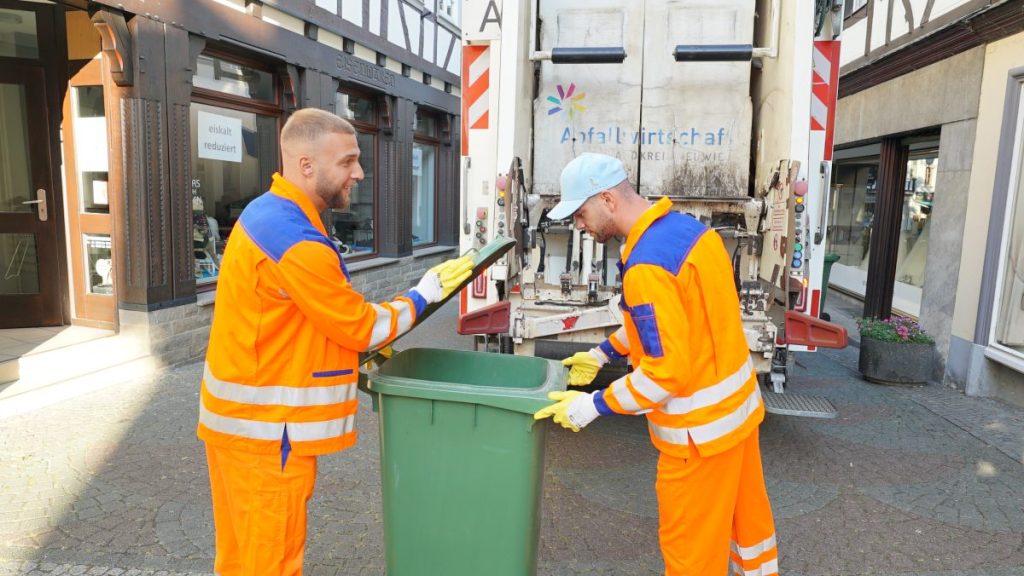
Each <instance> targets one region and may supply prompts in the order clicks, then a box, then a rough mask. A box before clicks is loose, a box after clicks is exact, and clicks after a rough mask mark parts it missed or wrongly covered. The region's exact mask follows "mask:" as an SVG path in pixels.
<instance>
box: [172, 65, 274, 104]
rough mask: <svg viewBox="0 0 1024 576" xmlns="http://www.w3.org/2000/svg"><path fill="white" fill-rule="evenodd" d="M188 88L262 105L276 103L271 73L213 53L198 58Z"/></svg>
mask: <svg viewBox="0 0 1024 576" xmlns="http://www.w3.org/2000/svg"><path fill="white" fill-rule="evenodd" d="M192 87H193V88H199V89H201V90H210V91H213V92H220V93H222V94H228V95H231V96H238V97H240V98H246V99H252V100H263V101H266V102H274V101H276V96H277V90H276V86H275V83H274V75H273V73H272V72H270V71H269V70H262V69H259V68H256V67H254V66H249V65H247V64H242V63H237V62H232V61H230V60H228V59H227V58H226V57H223V56H218V55H216V54H200V55H199V60H198V61H197V63H196V73H195V75H194V76H192Z"/></svg>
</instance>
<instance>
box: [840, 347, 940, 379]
mask: <svg viewBox="0 0 1024 576" xmlns="http://www.w3.org/2000/svg"><path fill="white" fill-rule="evenodd" d="M934 349H935V345H934V344H908V343H903V342H883V341H881V340H875V339H874V338H868V337H865V336H863V335H861V339H860V362H859V363H858V368H859V369H860V373H861V374H862V375H863V376H864V379H865V380H868V381H869V382H875V383H877V384H925V383H927V382H928V378H929V376H931V373H932V362H933V355H934Z"/></svg>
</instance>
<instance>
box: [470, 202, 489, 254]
mask: <svg viewBox="0 0 1024 576" xmlns="http://www.w3.org/2000/svg"><path fill="white" fill-rule="evenodd" d="M474 227H475V228H474V230H473V244H474V245H475V246H476V247H477V248H482V247H483V246H484V244H487V208H486V207H481V208H477V209H476V222H475V223H474Z"/></svg>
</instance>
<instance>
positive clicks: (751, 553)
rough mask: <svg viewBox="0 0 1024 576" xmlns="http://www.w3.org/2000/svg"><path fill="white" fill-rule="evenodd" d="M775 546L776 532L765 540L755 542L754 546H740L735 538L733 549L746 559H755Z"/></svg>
mask: <svg viewBox="0 0 1024 576" xmlns="http://www.w3.org/2000/svg"><path fill="white" fill-rule="evenodd" d="M775 546H776V543H775V534H772V535H771V536H770V537H769V538H767V539H766V540H765V541H764V542H761V543H759V544H754V545H753V546H740V545H739V544H737V543H736V541H735V540H733V541H732V551H733V552H735V553H736V554H738V555H739V557H740V558H742V559H744V560H753V559H754V558H757V557H758V556H760V555H761V554H764V553H765V552H767V551H769V550H771V549H772V548H775Z"/></svg>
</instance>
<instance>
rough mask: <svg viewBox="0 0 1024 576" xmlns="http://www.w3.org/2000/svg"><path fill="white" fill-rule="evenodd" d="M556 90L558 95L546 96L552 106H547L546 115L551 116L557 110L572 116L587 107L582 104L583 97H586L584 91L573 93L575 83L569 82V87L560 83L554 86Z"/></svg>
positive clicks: (556, 112)
mask: <svg viewBox="0 0 1024 576" xmlns="http://www.w3.org/2000/svg"><path fill="white" fill-rule="evenodd" d="M555 88H556V89H557V90H558V96H555V95H553V94H552V95H551V96H548V102H550V103H551V104H552V105H553V106H552V107H551V108H548V116H553V115H555V114H558V113H559V112H563V111H564V112H568V113H569V118H574V117H575V116H576V114H579V113H582V112H584V111H585V110H586V109H587V107H586V106H584V105H583V99H584V98H586V97H587V95H586V93H585V92H580V93H579V94H575V95H573V93H574V92H576V84H575V83H572V82H570V83H569V88H565V87H563V86H562V85H561V84H559V85H558V86H556V87H555Z"/></svg>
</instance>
